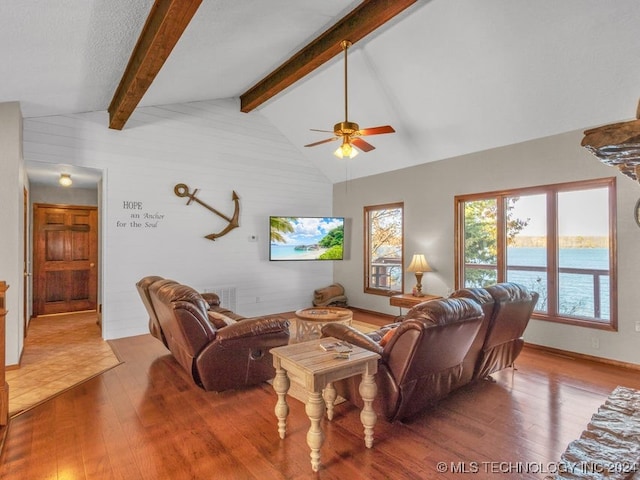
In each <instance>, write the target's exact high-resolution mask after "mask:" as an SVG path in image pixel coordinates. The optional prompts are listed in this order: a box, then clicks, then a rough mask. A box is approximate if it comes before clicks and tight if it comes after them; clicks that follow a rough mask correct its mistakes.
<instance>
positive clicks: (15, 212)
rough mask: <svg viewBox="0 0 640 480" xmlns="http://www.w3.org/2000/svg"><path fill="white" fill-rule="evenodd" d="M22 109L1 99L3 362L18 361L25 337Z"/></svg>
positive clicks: (0, 275) (10, 363)
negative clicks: (4, 309) (5, 290)
mask: <svg viewBox="0 0 640 480" xmlns="http://www.w3.org/2000/svg"><path fill="white" fill-rule="evenodd" d="M24 187H25V178H24V164H23V159H22V113H21V112H20V104H19V103H18V102H6V103H0V205H2V208H0V226H1V227H0V280H3V281H5V282H7V284H8V285H9V290H7V297H6V308H7V310H8V313H7V316H6V321H5V332H6V333H5V342H6V351H5V364H6V365H17V364H18V362H19V360H20V354H21V352H22V346H23V338H24V319H23V311H22V310H23V309H22V298H23V296H22V295H23V293H22V292H23V262H24V258H23V257H24V254H23V227H24V220H23V213H24V208H23V188H24Z"/></svg>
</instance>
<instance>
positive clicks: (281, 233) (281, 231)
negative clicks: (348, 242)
mask: <svg viewBox="0 0 640 480" xmlns="http://www.w3.org/2000/svg"><path fill="white" fill-rule="evenodd" d="M343 249H344V217H274V216H271V217H269V260H272V261H282V260H342V258H343Z"/></svg>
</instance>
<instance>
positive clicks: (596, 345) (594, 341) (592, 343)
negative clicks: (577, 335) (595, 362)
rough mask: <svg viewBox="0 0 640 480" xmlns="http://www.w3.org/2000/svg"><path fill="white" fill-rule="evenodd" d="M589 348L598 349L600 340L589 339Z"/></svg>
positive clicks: (595, 338)
mask: <svg viewBox="0 0 640 480" xmlns="http://www.w3.org/2000/svg"><path fill="white" fill-rule="evenodd" d="M591 347H592V348H600V339H599V338H598V337H591Z"/></svg>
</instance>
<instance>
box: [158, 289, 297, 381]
mask: <svg viewBox="0 0 640 480" xmlns="http://www.w3.org/2000/svg"><path fill="white" fill-rule="evenodd" d="M149 298H150V299H151V305H152V307H153V309H154V311H155V313H156V316H157V320H158V323H159V325H160V328H161V330H162V332H163V335H164V338H165V340H166V342H167V347H168V348H169V350H170V351H171V353H172V354H173V356H174V357H175V359H176V360H177V361H178V363H179V364H180V365H181V366H182V367H183V368H184V369H185V370H186V371H187V372H188V373H189V374H190V375H191V377H192V378H193V381H194V382H195V383H196V384H197V385H198V386H200V387H201V388H203V389H204V390H207V391H218V392H219V391H223V390H228V389H237V388H242V387H245V386H249V385H255V384H258V383H261V382H263V381H266V380H269V379H271V378H273V376H274V375H275V371H274V369H273V364H272V357H271V354H270V353H269V350H270V349H271V348H273V347H277V346H281V345H286V344H287V343H288V342H289V321H288V320H287V319H285V318H282V317H278V316H273V317H257V318H242V317H240V316H237V317H239V319H238V320H236V319H233V318H230V317H227V319H226V322H225V323H223V324H221V325H220V326H219V327H216V326H215V325H214V323H212V321H211V320H210V316H209V307H210V306H211V305H210V303H208V302H207V301H205V299H204V298H203V296H202V295H201V294H199V293H198V292H197V291H196V290H194V289H193V288H191V287H189V286H187V285H182V284H179V283H177V282H175V281H173V280H159V281H155V282H153V283H152V284H151V285H150V287H149ZM229 313H232V312H229Z"/></svg>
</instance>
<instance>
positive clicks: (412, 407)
mask: <svg viewBox="0 0 640 480" xmlns="http://www.w3.org/2000/svg"><path fill="white" fill-rule="evenodd" d="M483 318H484V315H483V313H482V309H481V308H480V306H479V305H478V303H476V302H474V301H473V300H469V299H464V298H459V299H452V298H449V299H440V300H432V301H428V302H424V303H421V304H419V305H417V306H416V307H414V308H412V309H411V310H410V311H409V312H408V313H407V315H406V317H405V319H404V321H402V322H400V323H398V324H395V325H393V326H391V327H386V329H385V331H384V332H386V333H384V337H387V338H388V341H386V342H385V341H381V342H380V343H379V342H378V341H376V339H378V338H380V336H381V334H382V333H383V332H377V333H374V334H371V335H367V334H363V333H360V332H358V331H357V330H355V329H354V328H352V327H349V326H346V325H340V324H327V325H325V326H324V327H323V328H322V334H323V336H325V337H328V336H331V337H335V338H339V339H341V340H345V341H347V342H349V343H351V344H354V345H359V346H361V347H363V348H367V349H369V350H371V351H374V352H376V353H379V354H380V355H381V358H380V360H379V364H378V373H377V374H376V377H375V378H376V384H377V386H378V394H377V396H376V400H375V402H374V409H375V410H376V411H377V412H378V413H381V414H382V415H384V417H385V418H386V419H387V420H389V421H394V420H402V419H405V418H407V417H410V416H412V415H414V414H416V413H418V412H419V411H421V410H423V409H424V408H426V407H428V406H429V405H431V404H433V403H435V402H437V401H438V400H440V399H441V398H443V397H445V396H446V395H448V394H449V393H450V392H451V391H452V390H454V389H456V388H458V387H459V386H460V385H461V378H462V370H463V361H464V359H465V356H466V355H467V353H468V351H469V348H470V346H471V344H472V342H473V341H474V339H475V338H476V335H477V333H478V330H479V329H480V326H481V323H482V319H483ZM358 386H359V379H355V378H349V379H346V380H343V381H340V382H336V384H335V387H336V390H337V391H338V393H339V394H340V395H341V396H343V397H344V398H346V399H348V400H350V401H351V402H352V403H355V404H356V405H359V406H362V400H361V398H360V395H359V394H358Z"/></svg>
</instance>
